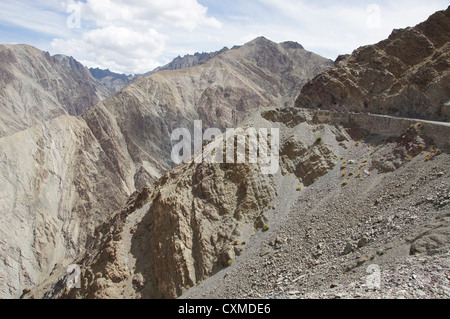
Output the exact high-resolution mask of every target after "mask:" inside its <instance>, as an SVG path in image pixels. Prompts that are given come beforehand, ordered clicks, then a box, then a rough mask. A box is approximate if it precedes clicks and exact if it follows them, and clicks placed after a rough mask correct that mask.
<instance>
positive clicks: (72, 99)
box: [0, 45, 113, 137]
mask: <svg viewBox="0 0 450 319" xmlns="http://www.w3.org/2000/svg"><path fill="white" fill-rule="evenodd" d="M112 94H113V93H112V92H111V91H110V90H109V89H108V88H106V87H104V86H103V85H102V84H101V83H99V82H97V81H96V80H95V79H94V78H93V77H92V76H91V74H90V73H89V71H88V69H87V68H86V67H84V66H83V65H81V64H80V63H79V62H77V61H76V60H75V59H73V58H71V57H66V56H63V55H55V56H50V54H48V53H47V52H42V51H40V50H38V49H36V48H34V47H31V46H28V45H0V112H1V116H0V137H3V136H9V135H12V134H13V133H15V132H18V131H21V130H24V129H27V128H29V127H32V126H34V125H37V124H39V123H42V122H45V121H47V120H51V119H53V118H56V117H58V116H60V115H80V114H82V113H83V112H85V111H86V110H88V109H89V108H90V107H92V106H94V105H95V104H97V103H98V102H100V101H101V100H102V99H105V98H107V97H109V96H111V95H112Z"/></svg>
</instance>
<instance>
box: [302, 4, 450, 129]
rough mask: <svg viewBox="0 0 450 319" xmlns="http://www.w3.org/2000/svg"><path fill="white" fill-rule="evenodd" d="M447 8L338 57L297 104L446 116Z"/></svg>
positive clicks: (449, 85) (449, 68)
mask: <svg viewBox="0 0 450 319" xmlns="http://www.w3.org/2000/svg"><path fill="white" fill-rule="evenodd" d="M449 61H450V7H449V8H448V9H447V10H445V11H440V12H437V13H435V14H433V15H432V16H431V17H430V18H429V19H428V20H427V21H425V22H423V23H421V24H419V25H417V26H416V27H413V28H407V29H403V30H395V31H394V32H393V33H392V34H391V36H390V37H389V38H388V39H387V40H384V41H382V42H380V43H378V44H375V45H369V46H366V47H361V48H359V49H358V50H356V51H355V52H353V54H352V55H349V56H341V57H339V58H338V60H337V61H336V65H335V66H334V67H333V68H331V69H330V70H328V71H326V72H324V73H323V74H320V75H319V76H317V77H316V78H314V79H313V80H311V81H310V82H309V83H308V84H307V85H305V86H304V87H303V89H302V92H301V94H300V96H299V97H298V99H297V101H296V106H297V107H307V108H322V109H331V110H339V111H346V110H350V111H357V112H371V113H377V114H389V115H396V116H403V117H412V118H414V117H415V118H422V119H431V120H442V121H448V120H449V119H450V108H449V101H450V62H449Z"/></svg>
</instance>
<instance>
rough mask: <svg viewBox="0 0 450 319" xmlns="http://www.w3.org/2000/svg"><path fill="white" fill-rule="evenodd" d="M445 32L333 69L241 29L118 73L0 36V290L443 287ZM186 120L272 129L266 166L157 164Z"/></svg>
mask: <svg viewBox="0 0 450 319" xmlns="http://www.w3.org/2000/svg"><path fill="white" fill-rule="evenodd" d="M449 35H450V7H449V8H448V9H446V10H445V11H440V12H437V13H435V14H434V15H432V16H431V17H430V18H429V19H428V20H426V21H425V22H423V23H421V24H419V25H417V26H416V27H411V28H407V29H404V30H394V31H393V33H392V35H391V36H390V37H389V38H388V39H386V40H384V41H382V42H380V43H378V44H374V45H369V46H365V47H362V48H358V49H356V50H355V51H354V52H353V53H352V54H351V55H347V56H341V57H339V58H338V60H337V61H335V62H334V63H333V61H330V60H328V59H325V58H323V57H321V56H319V55H317V54H314V53H312V52H309V51H307V50H305V49H304V48H303V47H302V46H301V45H300V44H298V43H295V42H283V43H274V42H272V41H270V40H268V39H266V38H264V37H259V38H256V39H255V40H253V41H250V42H248V43H247V44H245V45H243V46H236V47H233V48H231V49H228V48H224V49H223V50H220V51H217V52H214V53H209V54H206V53H203V54H195V55H186V56H185V57H183V58H181V57H178V58H176V59H175V60H174V61H173V62H172V63H170V64H168V65H166V66H164V67H161V68H158V69H156V70H154V71H152V72H149V73H148V74H145V75H139V76H136V77H130V76H125V75H120V74H116V73H112V72H110V71H108V70H100V69H97V70H91V72H89V70H88V69H87V68H85V67H83V66H82V65H81V64H79V63H78V62H76V61H75V60H73V59H68V58H67V59H66V58H65V57H63V56H55V57H51V56H49V55H47V54H45V53H43V52H41V51H39V50H37V49H34V48H31V47H28V46H17V47H11V46H6V47H0V54H3V55H2V56H1V58H2V60H1V61H2V63H1V64H0V71H1V73H0V75H2V74H6V75H7V76H2V77H0V80H2V82H1V83H0V85H1V86H2V87H5V88H6V89H5V90H4V91H3V90H2V91H1V92H2V94H3V92H6V93H7V94H9V95H8V96H15V97H16V99H15V100H14V102H13V103H12V104H11V105H20V106H21V107H20V108H17V110H16V111H14V112H15V113H14V112H13V111H11V110H14V108H13V107H12V106H11V105H10V104H8V103H7V101H8V99H7V98H2V97H1V95H0V101H2V104H1V105H0V107H2V109H5V110H8V112H6V111H5V112H2V118H0V124H1V127H0V128H1V129H2V131H0V132H4V133H3V137H1V138H0V148H1V153H0V199H1V202H0V210H1V211H2V214H1V215H0V220H1V224H0V274H1V276H0V298H19V297H21V298H25V299H29V298H34V299H44V298H45V299H60V298H62V299H66V298H78V299H82V298H87V299H96V298H97V299H115V298H117V299H123V298H126V299H140V298H143V299H149V298H152V299H175V298H184V299H192V298H194V299H202V298H208V299H235V298H236V299H242V298H260V299H262V298H269V299H297V298H341V299H343V298H419V299H428V298H433V299H447V298H449V297H450V255H449V247H450V206H449V203H450V175H449V172H450V170H449V168H450V123H449V117H448V116H449V114H450V113H449V103H450V78H449V76H450V73H449V72H450V62H449V61H450V60H449V54H450V52H449V48H450V36H449ZM2 52H3V53H2ZM24 54H29V55H30V57H29V58H27V59H24V60H26V61H28V62H27V63H18V62H17V61H20V60H18V58H17V56H22V55H24ZM3 56H7V57H8V59H9V60H11V61H13V60H14V59H16V60H15V61H16V62H14V61H13V62H11V63H12V64H11V65H14V68H13V67H12V66H10V65H9V64H7V63H6V62H3ZM5 61H6V60H5ZM29 61H37V62H35V63H32V64H30V63H29ZM61 61H62V62H61ZM65 61H66V62H65ZM67 61H68V62H67ZM60 63H70V65H71V66H72V67H76V70H77V72H75V71H74V72H67V73H69V74H71V76H66V77H65V78H64V79H61V81H60V82H58V81H57V83H56V82H55V83H56V84H55V83H53V82H52V83H53V84H51V85H50V84H49V83H47V82H45V81H44V82H45V83H47V84H45V83H44V84H45V85H44V84H43V82H42V81H40V82H39V81H38V83H36V77H38V78H40V79H42V78H43V77H44V78H45V77H47V76H48V78H52V77H54V76H55V74H56V73H55V72H59V69H58V68H59V64H60ZM16 65H19V66H21V65H23V68H20V67H17V68H16ZM50 66H51V67H52V68H50ZM15 68H16V69H17V70H19V71H20V72H19V71H17V70H16V69H15ZM22 69H26V70H28V71H29V70H32V71H29V72H28V71H27V72H28V73H26V72H25V71H23V70H22ZM35 69H36V70H40V71H39V72H41V73H42V74H41V73H39V74H38V75H36V74H34V73H33V72H35V71H33V70H35ZM30 72H31V73H30ZM36 72H37V71H36ZM46 72H51V73H46ZM11 74H12V75H14V76H15V77H13V76H11ZM49 74H50V75H49ZM80 74H81V75H83V76H84V77H83V81H80V80H79V79H78V78H77V79H76V80H74V81H75V82H77V83H82V84H83V85H82V87H77V85H76V84H74V83H73V82H72V80H73V78H75V77H80V76H81V75H80ZM20 77H24V78H26V79H27V80H26V82H23V81H22V80H21V79H20ZM22 83H27V85H30V86H32V87H33V88H32V89H30V88H26V87H22V86H21V85H22ZM52 85H53V86H52ZM55 85H56V86H55ZM49 86H50V89H49V88H48V87H49ZM66 86H67V87H70V88H71V90H72V91H73V92H81V93H83V94H84V93H89V94H88V96H85V95H83V94H81V93H80V94H81V95H78V93H77V94H75V93H73V94H72V93H71V94H69V97H72V98H74V97H79V99H81V101H82V102H86V103H85V104H83V103H81V102H79V101H78V102H73V103H75V104H73V103H72V102H70V103H65V102H64V101H67V99H68V97H64V96H61V95H57V96H56V97H55V96H53V95H52V94H53V93H54V91H55V89H54V87H56V88H58V87H59V88H62V90H64V91H66V89H64V88H65V87H66ZM21 90H25V91H26V92H33V95H32V97H33V98H31V97H30V95H23V94H21V93H20V92H22V91H21ZM49 92H51V93H52V94H50V93H49ZM27 94H28V93H27ZM17 95H19V96H20V97H21V98H19V99H17ZM28 100H30V101H32V102H33V103H37V105H41V104H39V103H42V105H44V106H45V107H43V109H44V110H45V111H46V112H47V111H48V113H45V112H44V113H43V114H38V115H35V114H34V113H30V110H31V109H28V104H27V103H28V102H27V101H28ZM5 101H6V102H5ZM70 101H72V100H70ZM30 105H31V104H30ZM3 114H5V117H3ZM30 114H32V116H31V115H30ZM30 116H31V117H30ZM196 120H201V121H202V123H203V129H206V128H218V129H219V130H221V131H224V130H225V129H226V128H231V127H241V128H243V129H244V130H251V129H256V130H259V129H263V130H264V129H268V130H269V133H270V134H269V136H268V137H269V140H270V137H271V135H272V133H273V132H274V131H273V130H276V129H277V130H279V132H280V138H279V152H278V154H279V170H278V171H277V173H275V174H263V173H262V166H263V164H264V163H261V162H258V163H252V164H250V163H248V162H247V163H242V164H232V163H215V164H214V163H208V162H207V161H200V162H197V161H196V160H195V159H196V157H197V156H199V154H198V153H197V154H195V155H194V156H193V157H192V158H191V160H190V161H188V162H185V163H182V164H180V165H175V164H174V162H173V158H172V156H171V155H172V154H171V151H172V149H173V146H174V141H173V140H172V139H171V138H170V135H171V132H173V131H174V130H175V129H177V128H180V127H181V128H187V130H188V132H190V133H193V131H194V125H193V123H194V121H196ZM221 137H222V136H215V137H214V139H212V140H208V141H203V142H204V145H203V147H202V150H210V151H211V150H212V149H213V148H214V145H215V143H216V142H217V141H218V140H220V138H221ZM260 139H261V137H260ZM258 142H261V141H260V140H259V141H258ZM237 147H238V143H236V145H234V150H235V151H236V149H237ZM268 147H269V148H270V149H272V150H273V149H274V148H275V147H276V146H275V145H274V144H270V145H269V146H268ZM217 151H218V150H217V149H214V151H212V152H213V153H214V154H215V156H217V157H218V156H219V155H220V153H219V155H217V153H218V152H217ZM259 155H261V154H259ZM69 265H78V266H79V267H80V271H81V274H80V278H81V288H79V289H72V288H71V287H70V286H68V283H69V281H70V280H71V278H72V274H71V273H68V271H67V267H68V266H69Z"/></svg>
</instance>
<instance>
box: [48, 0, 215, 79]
mask: <svg viewBox="0 0 450 319" xmlns="http://www.w3.org/2000/svg"><path fill="white" fill-rule="evenodd" d="M70 4H71V5H72V6H73V4H76V5H78V6H79V7H80V12H81V19H82V21H83V23H89V22H91V23H92V22H93V23H94V27H93V28H88V29H86V30H81V35H80V36H79V38H78V39H68V40H67V39H61V38H58V39H55V40H53V42H52V48H53V51H58V52H62V53H64V54H69V55H73V52H77V53H78V56H81V58H80V60H83V61H84V63H86V64H87V65H89V66H99V67H102V68H109V69H111V70H114V71H117V72H123V73H144V72H148V71H150V70H152V69H154V68H156V67H157V66H159V65H161V62H160V61H161V55H162V54H163V52H164V50H165V49H166V43H167V41H168V40H169V39H170V36H169V35H171V34H174V33H177V32H178V33H186V32H188V33H192V32H193V31H194V30H196V29H197V28H199V27H202V26H207V27H213V28H221V27H222V24H221V23H220V22H219V21H218V20H217V19H215V18H213V17H209V16H208V14H207V11H208V9H207V8H206V7H203V6H202V5H200V4H199V3H198V2H197V1H196V0H141V1H138V0H128V1H124V0H88V1H87V2H85V3H82V2H76V3H75V2H71V3H70Z"/></svg>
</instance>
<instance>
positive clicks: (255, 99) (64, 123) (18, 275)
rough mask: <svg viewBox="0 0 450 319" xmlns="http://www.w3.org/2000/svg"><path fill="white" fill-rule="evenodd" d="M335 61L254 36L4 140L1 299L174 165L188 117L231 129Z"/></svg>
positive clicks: (38, 277)
mask: <svg viewBox="0 0 450 319" xmlns="http://www.w3.org/2000/svg"><path fill="white" fill-rule="evenodd" d="M331 63H332V62H331V61H329V60H327V59H324V58H322V57H320V56H317V55H315V54H313V53H311V52H308V51H306V50H304V49H303V48H302V47H301V46H300V45H298V44H294V43H282V44H276V43H273V42H271V41H269V40H267V39H264V38H259V39H256V40H255V41H252V42H250V43H248V44H246V45H244V46H243V47H241V48H235V49H234V50H229V51H226V52H223V53H221V54H219V55H217V56H215V57H214V58H212V59H210V60H208V61H207V62H205V63H203V64H201V65H196V66H194V67H191V68H186V69H181V70H174V71H163V72H158V73H155V74H152V75H150V76H148V77H145V78H142V79H140V80H138V81H136V82H135V83H133V84H131V85H130V86H128V87H126V88H124V89H123V90H121V91H120V92H119V93H118V94H116V95H115V96H113V97H111V98H109V99H106V100H104V101H102V102H100V103H99V104H97V105H96V106H94V107H92V108H91V109H89V110H88V111H86V112H84V113H83V115H81V116H78V117H67V116H61V117H58V118H56V119H53V120H51V121H47V122H44V123H41V124H39V123H38V125H36V126H34V127H33V128H30V129H27V130H25V131H22V132H18V133H16V134H14V135H12V136H9V137H5V138H2V139H0V148H1V149H2V153H1V154H0V163H1V164H0V165H1V167H0V198H1V199H2V201H1V210H2V214H1V216H0V218H1V221H2V222H1V226H0V246H1V255H0V257H1V262H0V273H2V274H3V276H2V277H0V297H2V298H7V297H14V296H17V294H20V293H21V291H22V289H23V288H25V287H29V286H33V285H35V284H38V283H40V282H42V280H43V279H44V278H46V277H47V276H48V275H49V274H50V273H51V271H52V269H53V268H54V266H55V265H56V264H57V263H58V262H60V261H62V260H63V259H65V258H68V259H73V258H74V256H77V255H79V254H81V253H82V252H83V251H84V249H85V247H86V245H91V244H92V241H93V240H94V238H95V236H94V229H95V228H96V227H97V226H98V225H100V224H101V223H102V222H105V221H108V220H109V217H110V214H111V212H113V211H115V210H117V209H119V208H120V207H122V206H123V204H124V203H125V202H126V199H127V198H128V197H129V196H130V194H132V193H133V192H134V191H135V190H136V189H140V188H142V187H149V186H151V185H152V184H153V183H154V182H155V181H156V180H158V179H159V178H161V177H162V176H163V175H164V174H165V173H166V172H167V171H168V170H170V169H171V168H172V167H173V166H174V164H173V163H172V160H171V157H170V154H171V141H170V134H171V132H172V131H173V130H174V129H175V128H178V127H186V128H188V129H189V130H191V131H192V129H193V127H192V126H193V121H194V120H203V124H204V128H205V129H206V128H209V127H217V128H220V129H224V128H226V127H234V126H235V125H236V123H238V122H240V121H242V120H243V119H244V118H245V117H246V116H248V115H249V114H251V113H252V112H254V111H256V110H259V109H261V108H265V107H267V106H275V105H276V106H282V105H285V103H287V102H288V103H289V102H291V103H292V101H293V100H294V98H295V96H297V95H298V93H299V92H300V89H301V86H302V85H303V84H304V83H306V82H307V81H308V80H309V79H311V78H312V77H313V76H314V75H316V74H318V73H319V72H321V71H323V70H325V69H326V68H328V67H329V66H330V65H331ZM27 92H28V91H27ZM18 234H21V235H20V236H19V235H18Z"/></svg>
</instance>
